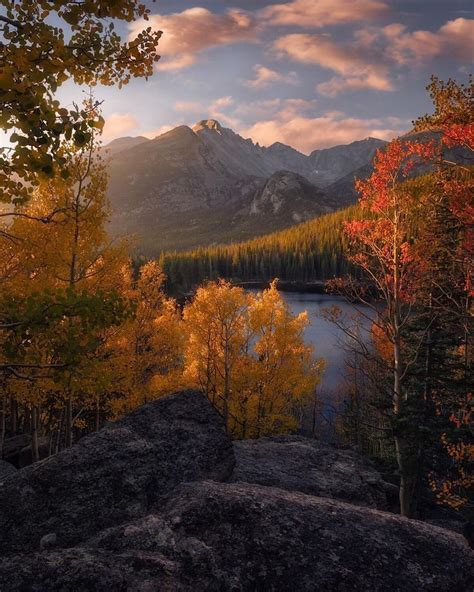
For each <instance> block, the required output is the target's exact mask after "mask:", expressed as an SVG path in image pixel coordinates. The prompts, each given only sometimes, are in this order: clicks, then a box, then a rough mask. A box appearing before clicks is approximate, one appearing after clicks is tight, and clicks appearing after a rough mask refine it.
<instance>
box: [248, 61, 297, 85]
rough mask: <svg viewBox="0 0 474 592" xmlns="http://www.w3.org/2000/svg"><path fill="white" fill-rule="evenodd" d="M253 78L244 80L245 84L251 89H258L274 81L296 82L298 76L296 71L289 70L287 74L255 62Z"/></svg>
mask: <svg viewBox="0 0 474 592" xmlns="http://www.w3.org/2000/svg"><path fill="white" fill-rule="evenodd" d="M253 69H254V72H255V78H253V79H252V80H246V81H245V83H244V84H245V86H248V87H249V88H253V89H260V88H265V87H267V86H269V85H270V84H274V83H276V82H283V83H286V84H297V82H298V78H297V75H296V72H290V73H289V74H281V72H277V71H276V70H271V69H270V68H267V67H266V66H262V65H261V64H257V65H256V66H254V68H253Z"/></svg>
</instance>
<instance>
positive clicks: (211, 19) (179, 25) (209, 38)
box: [131, 7, 258, 71]
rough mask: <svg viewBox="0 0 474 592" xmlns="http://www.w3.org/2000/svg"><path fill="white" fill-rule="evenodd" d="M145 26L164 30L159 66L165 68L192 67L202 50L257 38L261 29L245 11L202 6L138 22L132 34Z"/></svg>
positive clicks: (167, 69) (132, 28) (165, 69)
mask: <svg viewBox="0 0 474 592" xmlns="http://www.w3.org/2000/svg"><path fill="white" fill-rule="evenodd" d="M144 26H145V27H148V26H151V27H153V28H154V29H159V30H161V31H163V36H162V38H161V40H160V45H159V52H160V54H161V56H162V58H161V60H160V61H159V63H158V69H159V70H164V71H174V70H180V69H183V68H188V67H189V66H192V65H193V64H195V63H196V62H197V59H198V56H199V54H200V53H201V52H203V51H205V50H206V49H210V48H212V47H217V46H220V45H230V44H233V43H242V42H251V41H256V38H257V28H258V27H257V24H256V22H255V20H254V19H252V18H251V16H250V15H249V14H247V13H245V12H243V11H241V10H238V9H229V10H227V11H226V12H225V13H223V14H214V13H212V12H211V11H210V10H207V9H206V8H200V7H194V8H189V9H187V10H184V11H183V12H179V13H174V14H170V15H158V14H157V15H153V16H151V17H150V19H149V20H148V21H138V22H136V23H135V24H134V25H133V26H132V27H131V36H132V37H134V36H135V35H136V33H137V32H139V31H141V30H142V29H143V27H144Z"/></svg>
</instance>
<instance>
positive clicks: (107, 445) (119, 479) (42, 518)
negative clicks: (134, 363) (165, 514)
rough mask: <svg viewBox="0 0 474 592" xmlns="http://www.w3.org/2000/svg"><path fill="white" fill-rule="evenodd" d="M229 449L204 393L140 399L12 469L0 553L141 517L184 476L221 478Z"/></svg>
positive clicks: (1, 491)
mask: <svg viewBox="0 0 474 592" xmlns="http://www.w3.org/2000/svg"><path fill="white" fill-rule="evenodd" d="M233 465H234V455H233V451H232V444H231V442H230V440H229V439H228V437H227V435H226V433H225V431H224V426H223V423H222V419H221V418H220V416H219V415H218V414H217V413H216V412H215V411H214V410H213V408H212V407H211V406H210V405H209V403H208V401H207V400H206V399H205V397H204V395H202V394H201V393H198V392H195V391H186V392H183V393H179V394H176V395H172V396H170V397H167V398H165V399H161V400H158V401H155V402H154V403H151V404H149V405H146V406H144V407H142V408H140V409H138V410H137V411H135V412H134V413H132V414H130V415H129V416H127V417H126V418H124V419H123V420H121V421H118V422H116V423H114V424H111V425H110V426H108V427H105V428H104V429H102V430H101V431H100V432H97V433H95V434H92V435H90V436H88V437H86V438H84V439H82V440H80V441H79V442H78V443H77V444H76V445H75V446H73V447H72V448H70V449H68V450H65V451H63V452H61V453H59V454H57V455H55V456H52V457H50V458H49V459H47V460H44V461H40V462H39V463H35V464H34V465H31V466H29V467H26V468H24V469H22V470H21V471H18V473H17V474H16V475H15V476H14V477H12V478H9V479H8V481H7V482H6V483H5V484H4V485H3V487H1V488H0V553H1V552H4V553H7V552H9V553H12V552H25V551H29V550H35V549H38V548H39V544H40V540H41V538H42V537H43V536H44V535H46V534H49V533H56V535H57V539H58V545H59V546H67V545H71V544H75V543H78V542H79V541H82V540H84V539H86V538H88V537H89V536H91V535H92V534H94V533H95V532H98V531H99V530H101V529H103V528H105V527H107V526H111V525H114V524H120V523H121V522H124V521H126V520H131V519H133V518H136V517H139V516H143V515H144V514H146V513H147V512H149V511H150V509H151V508H152V507H157V506H158V505H159V498H160V496H161V495H163V494H166V493H169V492H170V491H171V490H172V489H173V488H174V487H175V486H176V485H178V484H179V483H181V482H183V481H193V480H199V479H216V480H219V479H226V478H227V477H228V476H229V475H230V473H231V471H232V468H233Z"/></svg>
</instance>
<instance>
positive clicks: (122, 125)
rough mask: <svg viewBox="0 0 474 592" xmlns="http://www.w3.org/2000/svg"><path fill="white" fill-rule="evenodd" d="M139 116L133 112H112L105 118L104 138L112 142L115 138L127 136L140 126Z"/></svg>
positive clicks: (105, 140)
mask: <svg viewBox="0 0 474 592" xmlns="http://www.w3.org/2000/svg"><path fill="white" fill-rule="evenodd" d="M139 125H140V124H139V122H138V120H137V118H136V117H135V116H134V115H132V114H131V113H112V114H111V115H109V116H108V117H106V118H105V126H104V132H103V135H102V140H103V141H104V142H110V140H113V139H115V138H119V137H121V136H125V135H127V134H129V133H130V132H132V131H135V130H136V129H137V128H138V127H139Z"/></svg>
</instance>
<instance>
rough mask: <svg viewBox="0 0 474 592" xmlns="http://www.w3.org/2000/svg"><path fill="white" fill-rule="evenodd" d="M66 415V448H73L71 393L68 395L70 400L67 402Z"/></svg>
mask: <svg viewBox="0 0 474 592" xmlns="http://www.w3.org/2000/svg"><path fill="white" fill-rule="evenodd" d="M65 411H66V413H65V415H66V416H65V421H64V424H65V425H64V432H65V444H66V448H69V447H70V446H72V396H71V393H69V394H68V398H67V400H66V410H65Z"/></svg>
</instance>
